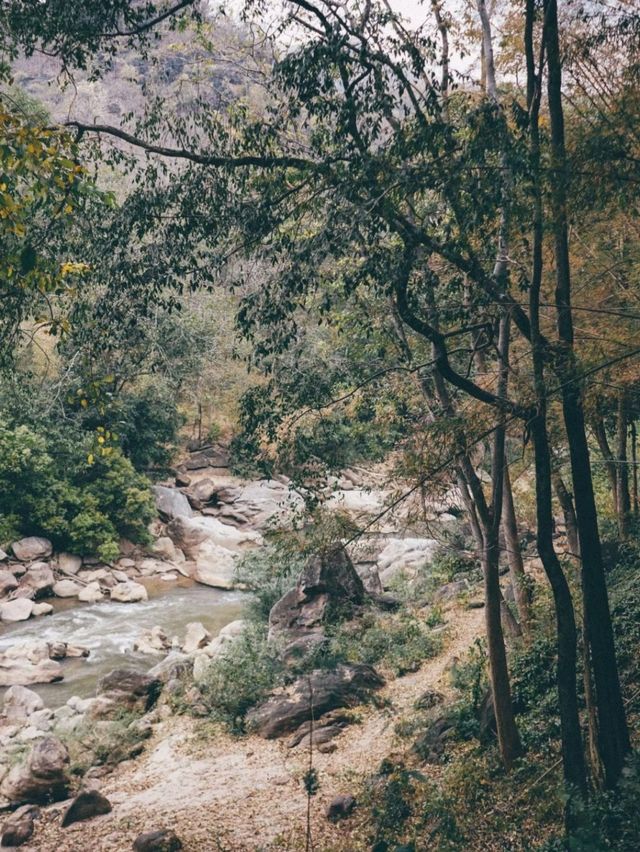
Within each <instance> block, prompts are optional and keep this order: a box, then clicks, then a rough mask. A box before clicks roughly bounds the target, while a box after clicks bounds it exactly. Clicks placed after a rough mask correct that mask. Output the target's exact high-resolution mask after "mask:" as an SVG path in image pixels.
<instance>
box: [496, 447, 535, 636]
mask: <svg viewBox="0 0 640 852" xmlns="http://www.w3.org/2000/svg"><path fill="white" fill-rule="evenodd" d="M502 534H503V536H504V543H505V547H506V548H507V560H508V562H509V576H510V578H511V585H512V586H513V594H514V597H515V600H516V609H517V610H518V619H519V621H520V626H521V627H522V633H523V634H524V636H525V637H526V636H528V635H529V634H530V632H531V590H530V589H529V586H528V585H527V578H526V575H525V571H524V562H523V560H522V553H521V551H520V541H519V539H518V524H517V520H516V512H515V506H514V504H513V490H512V488H511V477H510V476H509V465H508V464H507V463H506V461H505V466H504V485H503V491H502Z"/></svg>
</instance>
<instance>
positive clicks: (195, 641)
mask: <svg viewBox="0 0 640 852" xmlns="http://www.w3.org/2000/svg"><path fill="white" fill-rule="evenodd" d="M210 641H211V634H210V633H209V631H208V630H207V629H206V628H205V626H204V624H202V623H201V622H199V621H190V622H189V624H187V630H186V633H185V637H184V642H183V643H182V650H183V651H184V653H185V654H194V653H195V652H196V651H198V650H199V649H200V648H204V646H205V645H208V644H209V642H210Z"/></svg>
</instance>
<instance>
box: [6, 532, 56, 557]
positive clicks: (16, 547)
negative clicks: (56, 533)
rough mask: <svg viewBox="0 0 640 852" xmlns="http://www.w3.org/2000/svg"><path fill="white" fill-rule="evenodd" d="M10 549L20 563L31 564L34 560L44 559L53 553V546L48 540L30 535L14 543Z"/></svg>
mask: <svg viewBox="0 0 640 852" xmlns="http://www.w3.org/2000/svg"><path fill="white" fill-rule="evenodd" d="M11 549H12V550H13V553H14V555H15V557H16V559H19V560H20V561H21V562H33V561H34V560H36V559H46V558H47V557H48V556H51V553H52V552H53V545H52V544H51V542H50V541H49V539H48V538H40V536H36V535H32V536H28V537H27V538H21V539H20V541H14V543H13V544H12V545H11Z"/></svg>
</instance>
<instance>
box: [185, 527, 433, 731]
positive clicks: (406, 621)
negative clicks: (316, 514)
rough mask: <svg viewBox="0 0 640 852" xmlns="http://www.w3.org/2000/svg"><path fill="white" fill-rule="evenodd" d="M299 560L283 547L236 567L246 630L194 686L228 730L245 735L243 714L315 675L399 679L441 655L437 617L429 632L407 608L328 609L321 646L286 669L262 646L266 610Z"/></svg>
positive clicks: (289, 583)
mask: <svg viewBox="0 0 640 852" xmlns="http://www.w3.org/2000/svg"><path fill="white" fill-rule="evenodd" d="M303 562H304V559H303V555H301V554H300V551H294V552H293V553H291V552H290V551H289V550H288V545H286V546H285V544H283V543H282V542H281V543H278V544H275V545H274V544H272V545H271V546H268V547H266V548H264V549H262V550H259V551H258V550H257V551H254V552H253V553H251V554H249V555H248V556H247V557H245V558H244V559H243V560H242V562H241V564H240V566H239V568H238V573H237V577H238V579H239V580H240V581H241V582H243V583H244V584H245V585H246V586H247V587H248V588H249V589H251V590H252V592H253V599H252V602H251V604H250V606H249V611H248V618H249V621H250V624H249V627H248V628H247V629H246V630H245V632H244V634H243V635H242V637H241V638H240V639H239V640H238V641H237V642H235V643H233V644H231V645H230V646H229V648H228V650H226V651H225V653H224V654H223V655H222V656H221V657H219V658H216V659H214V660H213V661H212V663H211V665H210V666H209V668H208V670H207V673H206V676H205V677H204V678H203V679H202V682H201V683H200V684H199V690H200V693H201V695H202V701H203V703H204V706H205V707H206V708H207V710H208V713H209V715H210V717H211V718H212V719H214V720H217V721H221V722H223V723H224V724H225V725H226V726H227V727H228V728H230V729H231V730H232V731H233V732H236V733H242V732H243V731H244V719H245V716H246V714H247V712H248V711H249V710H250V709H251V707H253V706H255V705H256V704H258V703H259V702H260V701H262V700H263V699H264V698H265V697H266V696H267V695H268V694H269V693H270V692H271V691H272V690H273V689H275V688H276V687H278V686H283V685H286V684H288V683H291V682H292V681H293V680H295V679H296V678H297V677H300V676H301V675H304V674H306V673H308V672H310V671H313V670H314V669H319V668H328V669H332V668H335V667H336V666H338V665H340V664H342V663H364V664H367V665H371V666H375V667H376V668H377V669H378V670H379V671H380V672H381V673H382V674H384V675H385V676H401V675H404V674H406V673H408V672H413V671H416V670H417V669H418V668H419V667H420V665H421V664H422V663H423V662H424V661H425V660H427V659H429V658H430V657H433V656H434V655H435V654H437V653H438V652H439V651H440V648H441V645H442V637H441V635H440V632H437V631H434V630H433V629H432V628H433V627H434V626H439V625H440V623H441V615H440V614H437V618H436V619H435V621H434V622H433V623H432V626H429V625H428V624H427V623H426V622H425V617H424V614H422V613H418V612H416V611H412V610H410V609H409V608H408V607H407V606H401V608H400V609H399V611H397V612H394V613H389V612H383V611H381V610H379V609H377V608H376V607H375V605H373V604H366V605H365V606H362V607H357V608H345V609H339V610H334V611H332V612H331V613H330V615H329V618H328V620H327V623H326V625H325V635H326V641H325V642H324V643H323V644H322V645H321V646H320V647H319V648H317V649H315V650H313V651H311V652H309V653H306V654H305V655H303V656H302V657H300V658H298V659H294V660H292V659H288V660H287V664H286V665H285V664H284V663H283V660H282V653H281V652H282V646H281V644H279V643H278V642H274V641H269V640H268V636H267V634H268V619H269V612H270V610H271V607H272V606H273V604H274V603H275V602H276V601H277V600H278V599H279V598H280V597H281V596H282V595H283V594H284V593H285V592H286V591H287V590H288V589H290V588H292V587H293V586H294V584H295V581H296V579H297V577H298V575H299V573H300V570H301V569H302V566H303Z"/></svg>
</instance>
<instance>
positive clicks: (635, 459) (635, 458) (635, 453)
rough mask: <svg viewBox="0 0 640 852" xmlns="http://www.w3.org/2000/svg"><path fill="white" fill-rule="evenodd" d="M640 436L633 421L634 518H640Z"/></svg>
mask: <svg viewBox="0 0 640 852" xmlns="http://www.w3.org/2000/svg"><path fill="white" fill-rule="evenodd" d="M637 441H638V435H637V432H636V421H635V420H632V421H631V469H632V472H633V498H632V503H633V517H634V518H637V517H638V508H639V507H638V448H637Z"/></svg>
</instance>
